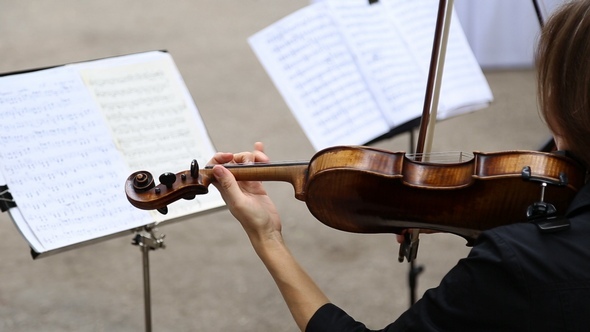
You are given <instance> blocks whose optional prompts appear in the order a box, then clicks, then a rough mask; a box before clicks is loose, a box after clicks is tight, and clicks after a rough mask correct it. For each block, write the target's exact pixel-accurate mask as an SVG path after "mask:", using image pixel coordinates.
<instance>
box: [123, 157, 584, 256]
mask: <svg viewBox="0 0 590 332" xmlns="http://www.w3.org/2000/svg"><path fill="white" fill-rule="evenodd" d="M417 159H420V160H417ZM425 159H427V158H424V157H422V158H414V157H412V156H411V155H408V154H405V153H403V152H390V151H386V150H381V149H376V148H371V147H362V146H338V147H331V148H327V149H324V150H322V151H320V152H318V153H316V154H315V155H314V156H313V157H312V159H311V160H310V161H309V162H295V163H262V164H260V163H256V164H243V165H239V164H238V165H236V164H232V165H225V166H226V167H227V168H228V169H229V170H230V171H231V172H232V174H234V176H235V177H236V179H237V180H238V181H282V182H288V183H290V184H291V185H292V186H293V188H294V191H295V197H296V198H297V199H299V200H301V201H304V202H305V203H306V205H307V207H308V209H309V211H310V212H311V213H312V214H313V216H315V217H316V218H317V219H318V220H319V221H321V222H322V223H324V224H326V225H327V226H330V227H332V228H335V229H339V230H342V231H347V232H354V233H396V234H401V233H402V231H403V230H404V229H409V228H412V229H416V228H419V229H430V230H434V231H440V232H448V233H453V234H457V235H459V236H461V237H463V238H465V239H466V240H467V244H468V245H471V244H473V242H474V240H475V239H476V238H477V237H478V236H479V234H480V233H481V232H482V231H484V230H487V229H490V228H493V227H497V226H501V225H506V224H511V223H517V222H526V221H527V220H530V219H531V218H532V217H535V213H536V212H535V211H533V210H531V209H532V207H533V206H535V204H536V203H540V202H550V204H549V206H550V209H552V211H553V212H555V211H565V209H566V208H567V206H568V205H569V203H570V201H571V200H572V199H573V197H574V195H575V194H576V192H577V191H578V190H579V189H580V188H581V187H582V185H583V184H584V177H585V170H584V168H583V167H582V166H581V165H580V164H578V163H577V162H576V161H574V160H573V159H570V158H568V157H566V156H563V155H558V154H551V153H545V152H537V151H506V152H495V153H481V152H474V153H473V157H465V156H463V155H462V158H461V159H462V160H457V161H453V162H448V161H447V162H443V161H432V160H429V161H424V160H425ZM159 179H160V182H161V183H160V184H158V185H155V183H154V179H153V176H152V175H151V174H150V173H149V172H147V171H139V172H135V173H133V174H131V175H130V176H129V177H128V179H127V181H126V183H125V192H126V195H127V198H128V200H129V202H130V203H131V204H132V205H133V206H135V207H137V208H139V209H145V210H155V209H158V210H160V211H161V212H165V211H166V209H167V205H168V204H170V203H173V202H175V201H177V200H180V199H193V198H194V197H195V196H196V195H200V194H205V193H207V192H208V186H209V185H210V184H211V183H212V182H213V181H214V177H213V174H212V167H206V168H204V169H199V167H198V165H197V163H196V161H193V162H192V164H191V168H190V169H189V170H185V171H182V172H179V173H176V174H173V173H164V174H162V175H161V176H160V177H159ZM544 209H545V207H544Z"/></svg>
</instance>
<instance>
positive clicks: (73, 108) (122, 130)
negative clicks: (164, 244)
mask: <svg viewBox="0 0 590 332" xmlns="http://www.w3.org/2000/svg"><path fill="white" fill-rule="evenodd" d="M0 116H1V119H2V121H0V146H2V148H1V149H0V172H1V173H2V175H3V177H4V182H6V183H7V184H8V187H9V190H10V193H11V194H12V196H13V197H14V200H15V202H16V204H17V206H18V209H11V210H9V211H10V213H11V216H12V217H13V219H14V221H15V223H16V224H17V226H18V228H19V230H20V231H21V233H22V234H23V236H24V237H25V238H26V239H27V240H28V241H29V244H30V245H31V247H32V249H33V250H34V251H36V252H38V253H43V252H46V251H51V250H54V249H58V248H62V247H67V246H70V245H74V244H79V243H83V242H85V241H89V240H94V239H97V238H100V237H104V236H108V235H111V234H116V233H118V232H122V231H126V230H132V229H134V228H137V227H140V226H144V225H147V224H150V223H153V222H156V221H165V220H170V219H173V218H177V217H180V216H185V215H189V214H192V213H197V212H200V211H205V210H208V209H212V208H216V207H219V206H222V205H223V201H222V200H221V197H220V195H219V194H218V192H216V191H215V188H213V187H212V188H210V190H211V193H210V194H209V195H204V196H200V197H197V198H196V199H195V200H191V201H183V202H179V204H176V203H175V204H174V206H173V207H170V209H169V210H170V212H169V214H168V215H166V216H164V215H160V214H158V213H157V212H153V213H152V212H147V211H142V210H138V209H136V208H134V207H133V206H131V204H130V203H129V202H128V201H127V198H126V196H125V191H124V183H125V180H126V178H127V177H128V176H129V175H130V174H131V173H132V172H134V171H137V170H147V171H150V172H151V173H152V174H154V176H155V177H156V178H157V176H158V175H159V174H161V173H163V172H166V171H168V172H179V171H182V170H186V169H188V168H189V167H190V162H191V160H192V159H197V160H198V162H199V164H200V165H204V164H205V163H206V162H207V161H208V160H209V158H211V156H212V155H213V154H214V153H215V151H214V149H213V145H212V143H211V142H210V140H209V137H208V135H207V132H206V130H205V127H204V125H203V122H202V120H201V118H200V115H199V113H198V110H197V108H196V106H195V105H194V102H193V101H192V98H191V97H190V95H189V92H188V90H187V89H186V86H185V85H184V83H183V80H182V77H181V76H180V73H179V72H178V70H177V68H176V66H175V64H174V62H173V60H172V57H171V56H170V55H169V54H168V53H166V52H147V53H141V54H134V55H128V56H122V57H115V58H107V59H102V60H96V61H89V62H83V63H77V64H70V65H65V66H60V67H55V68H51V69H47V70H41V71H35V72H31V73H25V74H18V75H9V76H5V77H0Z"/></svg>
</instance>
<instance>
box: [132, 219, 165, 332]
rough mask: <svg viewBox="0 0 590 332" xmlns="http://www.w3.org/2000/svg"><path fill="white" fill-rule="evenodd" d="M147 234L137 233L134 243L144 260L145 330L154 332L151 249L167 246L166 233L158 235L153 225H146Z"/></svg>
mask: <svg viewBox="0 0 590 332" xmlns="http://www.w3.org/2000/svg"><path fill="white" fill-rule="evenodd" d="M145 231H146V232H147V235H146V234H139V233H138V234H136V235H135V237H134V238H133V242H132V244H133V245H136V246H139V247H140V249H141V253H142V260H143V297H144V312H145V330H146V332H152V295H151V285H150V258H149V257H150V256H149V253H150V250H156V249H158V248H165V245H164V237H165V235H161V236H157V235H156V233H155V231H156V229H155V228H153V227H151V226H146V227H145Z"/></svg>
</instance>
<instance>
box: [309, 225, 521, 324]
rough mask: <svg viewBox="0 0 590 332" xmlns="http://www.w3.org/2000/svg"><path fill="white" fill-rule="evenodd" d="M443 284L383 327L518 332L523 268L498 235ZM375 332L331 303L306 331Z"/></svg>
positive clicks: (484, 242)
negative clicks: (520, 269)
mask: <svg viewBox="0 0 590 332" xmlns="http://www.w3.org/2000/svg"><path fill="white" fill-rule="evenodd" d="M478 242H479V243H478V244H477V245H476V246H475V247H474V248H473V249H472V251H471V252H470V254H469V256H468V257H467V258H465V259H462V260H460V261H459V263H458V264H457V265H456V266H455V267H454V268H453V269H451V271H449V273H448V274H447V275H446V276H445V277H444V278H443V280H442V281H441V284H440V285H439V286H438V287H436V288H433V289H430V290H428V291H427V292H426V293H425V294H424V296H423V297H422V299H420V300H419V301H418V302H416V304H415V305H413V306H412V307H411V308H410V309H409V310H407V311H406V312H405V313H403V314H402V315H401V316H400V317H399V318H398V319H397V320H396V321H395V322H394V323H392V324H390V325H389V326H387V327H386V328H385V329H384V330H381V331H458V330H461V331H477V330H482V329H483V330H493V331H510V330H514V331H517V330H519V329H521V330H522V329H526V327H523V326H520V324H523V321H526V319H523V316H524V313H523V311H524V310H525V309H524V308H526V306H527V301H526V298H527V296H526V289H525V288H526V287H524V285H523V284H524V283H523V280H522V279H520V277H519V276H522V271H520V272H519V270H518V269H519V268H520V267H519V265H518V264H516V258H515V257H514V256H513V253H512V251H511V250H510V248H509V247H508V246H507V245H506V244H505V243H504V242H503V241H502V240H501V239H500V238H493V235H492V239H490V238H489V237H486V236H483V235H482V236H481V237H480V241H478ZM319 331H326V332H327V331H339V332H344V331H355V332H356V331H371V330H368V329H367V328H366V327H365V325H363V324H362V323H359V322H357V321H355V320H354V319H353V318H351V317H350V316H349V315H347V314H346V313H345V312H344V311H343V310H341V309H339V308H338V307H336V306H335V305H333V304H326V305H324V306H323V307H321V308H320V309H319V310H318V311H317V312H316V314H315V315H314V316H313V317H312V319H311V320H310V322H309V324H308V326H307V329H306V332H319Z"/></svg>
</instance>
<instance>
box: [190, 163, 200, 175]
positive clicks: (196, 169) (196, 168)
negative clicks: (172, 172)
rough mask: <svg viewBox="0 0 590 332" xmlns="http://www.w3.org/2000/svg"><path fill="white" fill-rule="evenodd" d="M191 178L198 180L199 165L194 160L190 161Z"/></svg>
mask: <svg viewBox="0 0 590 332" xmlns="http://www.w3.org/2000/svg"><path fill="white" fill-rule="evenodd" d="M191 177H192V178H198V177H199V163H198V162H197V160H196V159H193V161H191Z"/></svg>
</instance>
